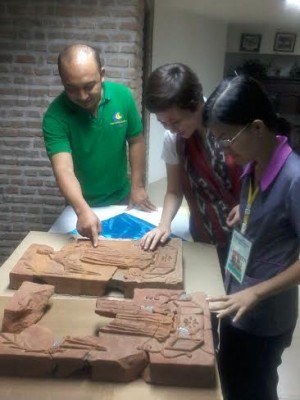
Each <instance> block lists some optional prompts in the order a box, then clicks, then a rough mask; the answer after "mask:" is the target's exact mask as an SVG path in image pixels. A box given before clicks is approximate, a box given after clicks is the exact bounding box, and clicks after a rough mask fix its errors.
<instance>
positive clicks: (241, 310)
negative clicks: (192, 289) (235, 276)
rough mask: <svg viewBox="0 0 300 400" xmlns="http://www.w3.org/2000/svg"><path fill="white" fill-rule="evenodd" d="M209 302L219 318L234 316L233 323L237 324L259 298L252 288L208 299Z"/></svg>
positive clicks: (211, 309) (212, 310) (253, 287)
mask: <svg viewBox="0 0 300 400" xmlns="http://www.w3.org/2000/svg"><path fill="white" fill-rule="evenodd" d="M207 301H208V302H209V303H210V304H209V309H210V311H211V312H215V313H217V318H223V317H225V316H227V315H232V314H233V315H234V317H233V322H236V321H238V320H239V319H240V318H241V316H242V315H244V314H245V313H246V312H247V311H249V310H251V308H253V307H254V306H255V305H256V304H257V303H258V301H259V298H258V295H257V293H256V290H255V286H252V287H250V288H247V289H245V290H241V291H240V292H237V293H234V294H230V295H225V296H217V297H208V298H207Z"/></svg>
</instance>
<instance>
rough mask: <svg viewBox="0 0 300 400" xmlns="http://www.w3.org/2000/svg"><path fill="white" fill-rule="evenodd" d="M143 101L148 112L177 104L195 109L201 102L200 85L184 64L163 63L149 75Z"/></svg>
mask: <svg viewBox="0 0 300 400" xmlns="http://www.w3.org/2000/svg"><path fill="white" fill-rule="evenodd" d="M144 101H145V105H146V107H147V109H148V110H149V111H150V112H153V113H156V112H161V111H165V110H167V109H169V108H171V107H174V106H177V107H178V108H181V109H187V110H190V111H193V112H194V111H195V110H196V108H197V106H198V104H199V103H200V104H201V103H203V93H202V85H201V83H200V81H199V79H198V77H197V75H196V74H195V73H194V72H193V71H192V70H191V69H190V68H189V67H188V66H187V65H185V64H180V63H173V64H165V65H162V66H161V67H159V68H157V69H155V70H154V71H153V72H152V73H151V74H150V76H149V78H148V80H147V83H146V87H145V92H144Z"/></svg>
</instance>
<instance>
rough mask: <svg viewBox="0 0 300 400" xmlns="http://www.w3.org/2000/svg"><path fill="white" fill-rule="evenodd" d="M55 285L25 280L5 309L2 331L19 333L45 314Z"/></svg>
mask: <svg viewBox="0 0 300 400" xmlns="http://www.w3.org/2000/svg"><path fill="white" fill-rule="evenodd" d="M53 293H54V286H52V285H39V284H36V283H32V282H23V283H22V285H21V286H20V288H19V290H18V291H17V292H16V293H15V294H14V296H13V297H12V298H10V300H9V301H8V304H7V305H6V307H5V309H4V315H3V321H2V331H3V332H12V333H19V332H21V331H23V330H24V329H25V328H27V327H28V326H30V325H33V324H35V323H36V322H37V321H39V320H40V319H41V318H42V316H43V315H44V313H45V311H46V309H47V306H48V304H49V299H50V297H51V296H52V295H53Z"/></svg>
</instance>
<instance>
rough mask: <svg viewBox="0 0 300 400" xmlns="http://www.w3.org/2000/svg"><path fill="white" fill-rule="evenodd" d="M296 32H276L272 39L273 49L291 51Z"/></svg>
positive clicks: (293, 46)
mask: <svg viewBox="0 0 300 400" xmlns="http://www.w3.org/2000/svg"><path fill="white" fill-rule="evenodd" d="M296 38H297V34H296V33H287V32H277V33H276V35H275V40H274V48H273V50H274V51H281V52H285V53H293V51H294V48H295V43H296Z"/></svg>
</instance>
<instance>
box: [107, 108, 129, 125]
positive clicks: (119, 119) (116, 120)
mask: <svg viewBox="0 0 300 400" xmlns="http://www.w3.org/2000/svg"><path fill="white" fill-rule="evenodd" d="M112 120H113V122H111V123H110V125H117V124H124V122H126V119H124V117H123V115H122V114H121V113H120V112H119V111H117V112H115V113H114V115H113V117H112Z"/></svg>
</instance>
